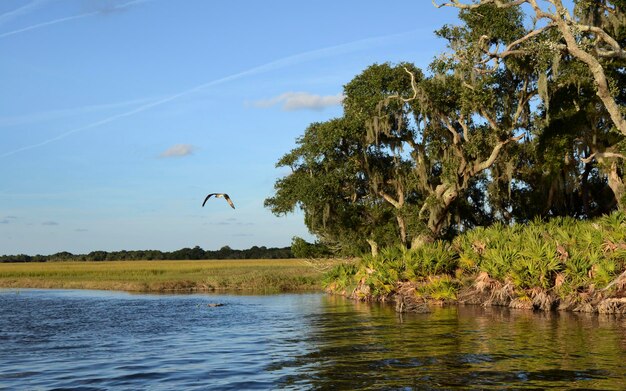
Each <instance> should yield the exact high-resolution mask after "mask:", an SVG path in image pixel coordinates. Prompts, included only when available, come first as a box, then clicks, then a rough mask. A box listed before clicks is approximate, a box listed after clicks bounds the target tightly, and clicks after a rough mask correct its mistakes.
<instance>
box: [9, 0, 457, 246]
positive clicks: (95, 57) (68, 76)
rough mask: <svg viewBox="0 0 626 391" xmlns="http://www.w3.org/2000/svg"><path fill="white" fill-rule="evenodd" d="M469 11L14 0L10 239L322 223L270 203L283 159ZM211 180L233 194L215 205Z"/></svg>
mask: <svg viewBox="0 0 626 391" xmlns="http://www.w3.org/2000/svg"><path fill="white" fill-rule="evenodd" d="M305 3H306V4H305ZM455 18H456V11H455V10H453V9H449V8H446V9H439V10H438V9H436V8H435V7H434V6H433V5H432V3H431V1H430V0H399V1H394V2H393V3H386V2H381V1H370V0H366V1H363V0H361V1H356V0H345V1H343V0H342V1H336V0H333V1H327V0H321V1H315V2H298V1H266V2H260V1H251V0H250V1H240V0H234V1H228V2H226V1H220V2H218V1H211V0H134V1H130V0H119V1H116V0H2V1H0V53H1V55H0V75H1V76H0V77H1V82H2V83H1V85H2V88H0V167H2V168H1V169H0V254H18V253H25V254H31V255H34V254H52V253H55V252H59V251H70V252H73V253H86V252H90V251H93V250H106V251H115V250H138V249H158V250H164V251H171V250H176V249H179V248H182V247H193V246H196V245H198V246H200V247H202V248H204V249H210V250H213V249H219V248H220V247H222V246H225V245H228V246H230V247H232V248H239V249H243V248H249V247H251V246H254V245H258V246H268V247H274V246H280V247H282V246H288V245H289V244H290V243H291V238H292V237H293V236H301V237H304V238H306V239H307V240H313V238H312V237H311V236H310V235H309V234H308V232H307V230H306V227H305V226H304V223H303V218H302V215H301V214H300V213H296V214H293V215H290V216H287V217H276V216H274V215H272V214H271V213H270V212H269V210H267V209H265V208H264V207H263V201H264V199H265V198H267V197H268V196H271V195H272V194H273V185H274V182H275V181H276V179H277V178H279V177H281V176H283V175H285V174H287V171H285V170H284V169H277V168H276V167H275V163H276V161H277V160H278V159H279V158H280V157H281V156H282V155H283V154H285V153H287V152H288V151H289V150H291V149H292V148H293V147H294V146H295V140H296V138H297V137H298V136H299V135H301V134H303V132H304V130H305V129H306V127H307V126H308V125H309V124H310V123H312V122H316V121H325V120H328V119H331V118H333V117H337V116H340V115H341V114H342V111H341V106H340V101H341V93H342V89H343V85H344V84H346V83H347V82H349V81H350V80H351V79H352V78H353V77H354V76H356V75H357V74H359V73H360V72H361V71H362V70H363V69H365V68H366V67H367V66H368V65H371V64H373V63H382V62H392V63H397V62H400V61H411V62H414V63H416V64H417V65H418V66H421V67H426V66H427V64H428V63H429V62H430V61H431V60H432V58H433V57H434V56H435V55H436V54H437V53H440V52H441V51H443V50H444V48H445V43H444V42H443V41H442V40H440V39H437V38H436V37H435V36H434V34H433V30H435V29H437V28H439V27H440V26H442V25H443V24H445V23H454V21H455ZM211 192H226V193H228V194H230V196H231V198H232V199H233V201H234V203H235V205H236V207H237V209H235V210H233V209H231V208H230V207H228V205H227V204H226V202H224V200H220V199H212V200H210V202H207V204H206V206H205V207H204V208H203V207H201V204H202V201H203V199H204V197H205V195H206V194H208V193H211Z"/></svg>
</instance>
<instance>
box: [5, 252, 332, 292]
mask: <svg viewBox="0 0 626 391" xmlns="http://www.w3.org/2000/svg"><path fill="white" fill-rule="evenodd" d="M322 275H323V271H321V270H319V269H318V268H316V267H315V266H314V265H312V264H311V263H310V262H308V261H306V260H303V259H252V260H206V261H113V262H44V263H35V262H32V263H0V287H2V288H56V289H59V288H60V289H106V290H124V291H136V292H166V291H185V292H191V291H213V290H246V291H263V292H286V291H298V290H319V289H321V279H322Z"/></svg>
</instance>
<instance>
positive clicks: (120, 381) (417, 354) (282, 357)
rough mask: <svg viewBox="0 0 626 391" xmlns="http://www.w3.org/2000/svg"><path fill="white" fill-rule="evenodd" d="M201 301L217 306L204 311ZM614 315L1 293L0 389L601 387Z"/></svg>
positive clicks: (622, 354)
mask: <svg viewBox="0 0 626 391" xmlns="http://www.w3.org/2000/svg"><path fill="white" fill-rule="evenodd" d="M209 303H223V304H224V305H223V306H220V307H210V306H208V304H209ZM624 362H626V323H625V320H622V319H615V318H607V317H598V316H589V315H572V314H557V313H549V314H546V313H533V312H528V311H523V310H509V309H499V308H491V309H483V308H481V307H473V306H472V307H450V308H439V309H435V311H433V313H430V314H419V315H418V314H412V315H406V314H405V315H399V314H396V313H395V312H394V311H393V309H391V308H389V307H387V306H380V305H368V304H364V303H355V302H352V301H349V300H345V299H343V298H339V297H333V296H326V295H322V294H289V295H271V296H237V295H132V294H126V293H119V292H101V291H73V290H69V291H67V290H21V291H15V290H4V291H0V389H28V390H52V389H80V390H91V389H92V390H127V389H150V390H172V389H185V390H213V389H214V390H225V389H237V390H242V389H372V390H378V389H409V390H410V389H477V388H479V389H502V388H503V387H506V388H509V389H546V388H561V389H603V390H607V389H608V390H611V389H615V390H621V389H624V384H626V375H625V373H626V370H625V365H624Z"/></svg>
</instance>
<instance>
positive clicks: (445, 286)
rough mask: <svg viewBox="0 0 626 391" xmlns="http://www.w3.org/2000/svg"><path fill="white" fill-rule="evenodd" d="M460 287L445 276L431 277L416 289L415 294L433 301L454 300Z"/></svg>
mask: <svg viewBox="0 0 626 391" xmlns="http://www.w3.org/2000/svg"><path fill="white" fill-rule="evenodd" d="M460 285H461V284H460V283H459V282H458V281H456V280H454V279H453V278H452V277H450V276H447V275H443V276H432V277H429V278H428V279H427V281H426V282H425V283H424V284H422V285H420V286H419V287H418V288H417V291H416V294H417V295H418V296H422V297H426V298H429V299H433V300H441V301H451V300H456V298H457V292H458V290H459V288H460Z"/></svg>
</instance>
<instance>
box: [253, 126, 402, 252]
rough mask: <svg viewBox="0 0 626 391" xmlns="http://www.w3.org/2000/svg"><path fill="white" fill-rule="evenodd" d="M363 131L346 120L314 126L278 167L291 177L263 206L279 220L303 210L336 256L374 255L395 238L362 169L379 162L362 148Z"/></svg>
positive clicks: (308, 222) (311, 228)
mask: <svg viewBox="0 0 626 391" xmlns="http://www.w3.org/2000/svg"><path fill="white" fill-rule="evenodd" d="M363 131H364V128H363V123H362V122H361V123H359V122H358V121H355V120H352V119H348V118H337V119H333V120H330V121H327V122H323V123H314V124H311V125H310V126H309V127H308V128H307V129H306V131H305V133H304V135H303V136H302V137H300V138H298V140H297V144H298V147H297V148H295V149H293V150H292V151H290V152H289V153H287V154H286V155H285V156H283V157H282V158H281V159H280V160H279V161H278V163H277V164H276V165H277V166H278V167H290V168H291V173H290V174H289V175H287V176H285V177H284V178H281V179H279V180H278V181H277V182H276V184H275V186H274V187H275V189H276V194H275V195H274V196H273V197H270V198H268V199H266V200H265V206H266V207H268V208H270V210H271V211H272V212H273V213H275V214H277V215H282V214H286V213H289V212H293V211H294V210H295V208H297V207H298V208H301V209H302V210H303V212H304V215H305V224H306V225H307V227H308V229H309V231H311V232H312V233H313V234H315V235H317V236H318V238H319V239H320V240H321V242H322V243H323V244H325V245H329V246H331V247H333V248H334V249H335V251H337V252H345V253H358V252H361V251H363V250H364V248H366V247H367V246H368V243H369V245H370V247H371V250H372V251H376V250H375V249H376V248H377V247H378V245H379V244H382V245H389V244H392V242H393V240H394V238H395V237H397V236H396V233H395V228H394V227H393V225H392V224H390V223H389V220H390V219H389V217H390V216H391V213H390V209H389V207H387V206H386V205H384V204H381V203H380V202H378V200H376V199H374V198H372V197H371V195H370V194H369V192H368V172H367V171H366V170H364V168H363V167H364V164H365V162H366V161H367V162H370V163H371V164H374V162H373V161H376V160H377V159H378V158H379V157H378V156H376V155H375V154H374V153H373V151H370V150H368V148H367V146H366V145H365V144H364V143H363V141H362V133H363ZM380 165H381V166H382V164H380ZM381 241H382V243H379V242H381Z"/></svg>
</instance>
